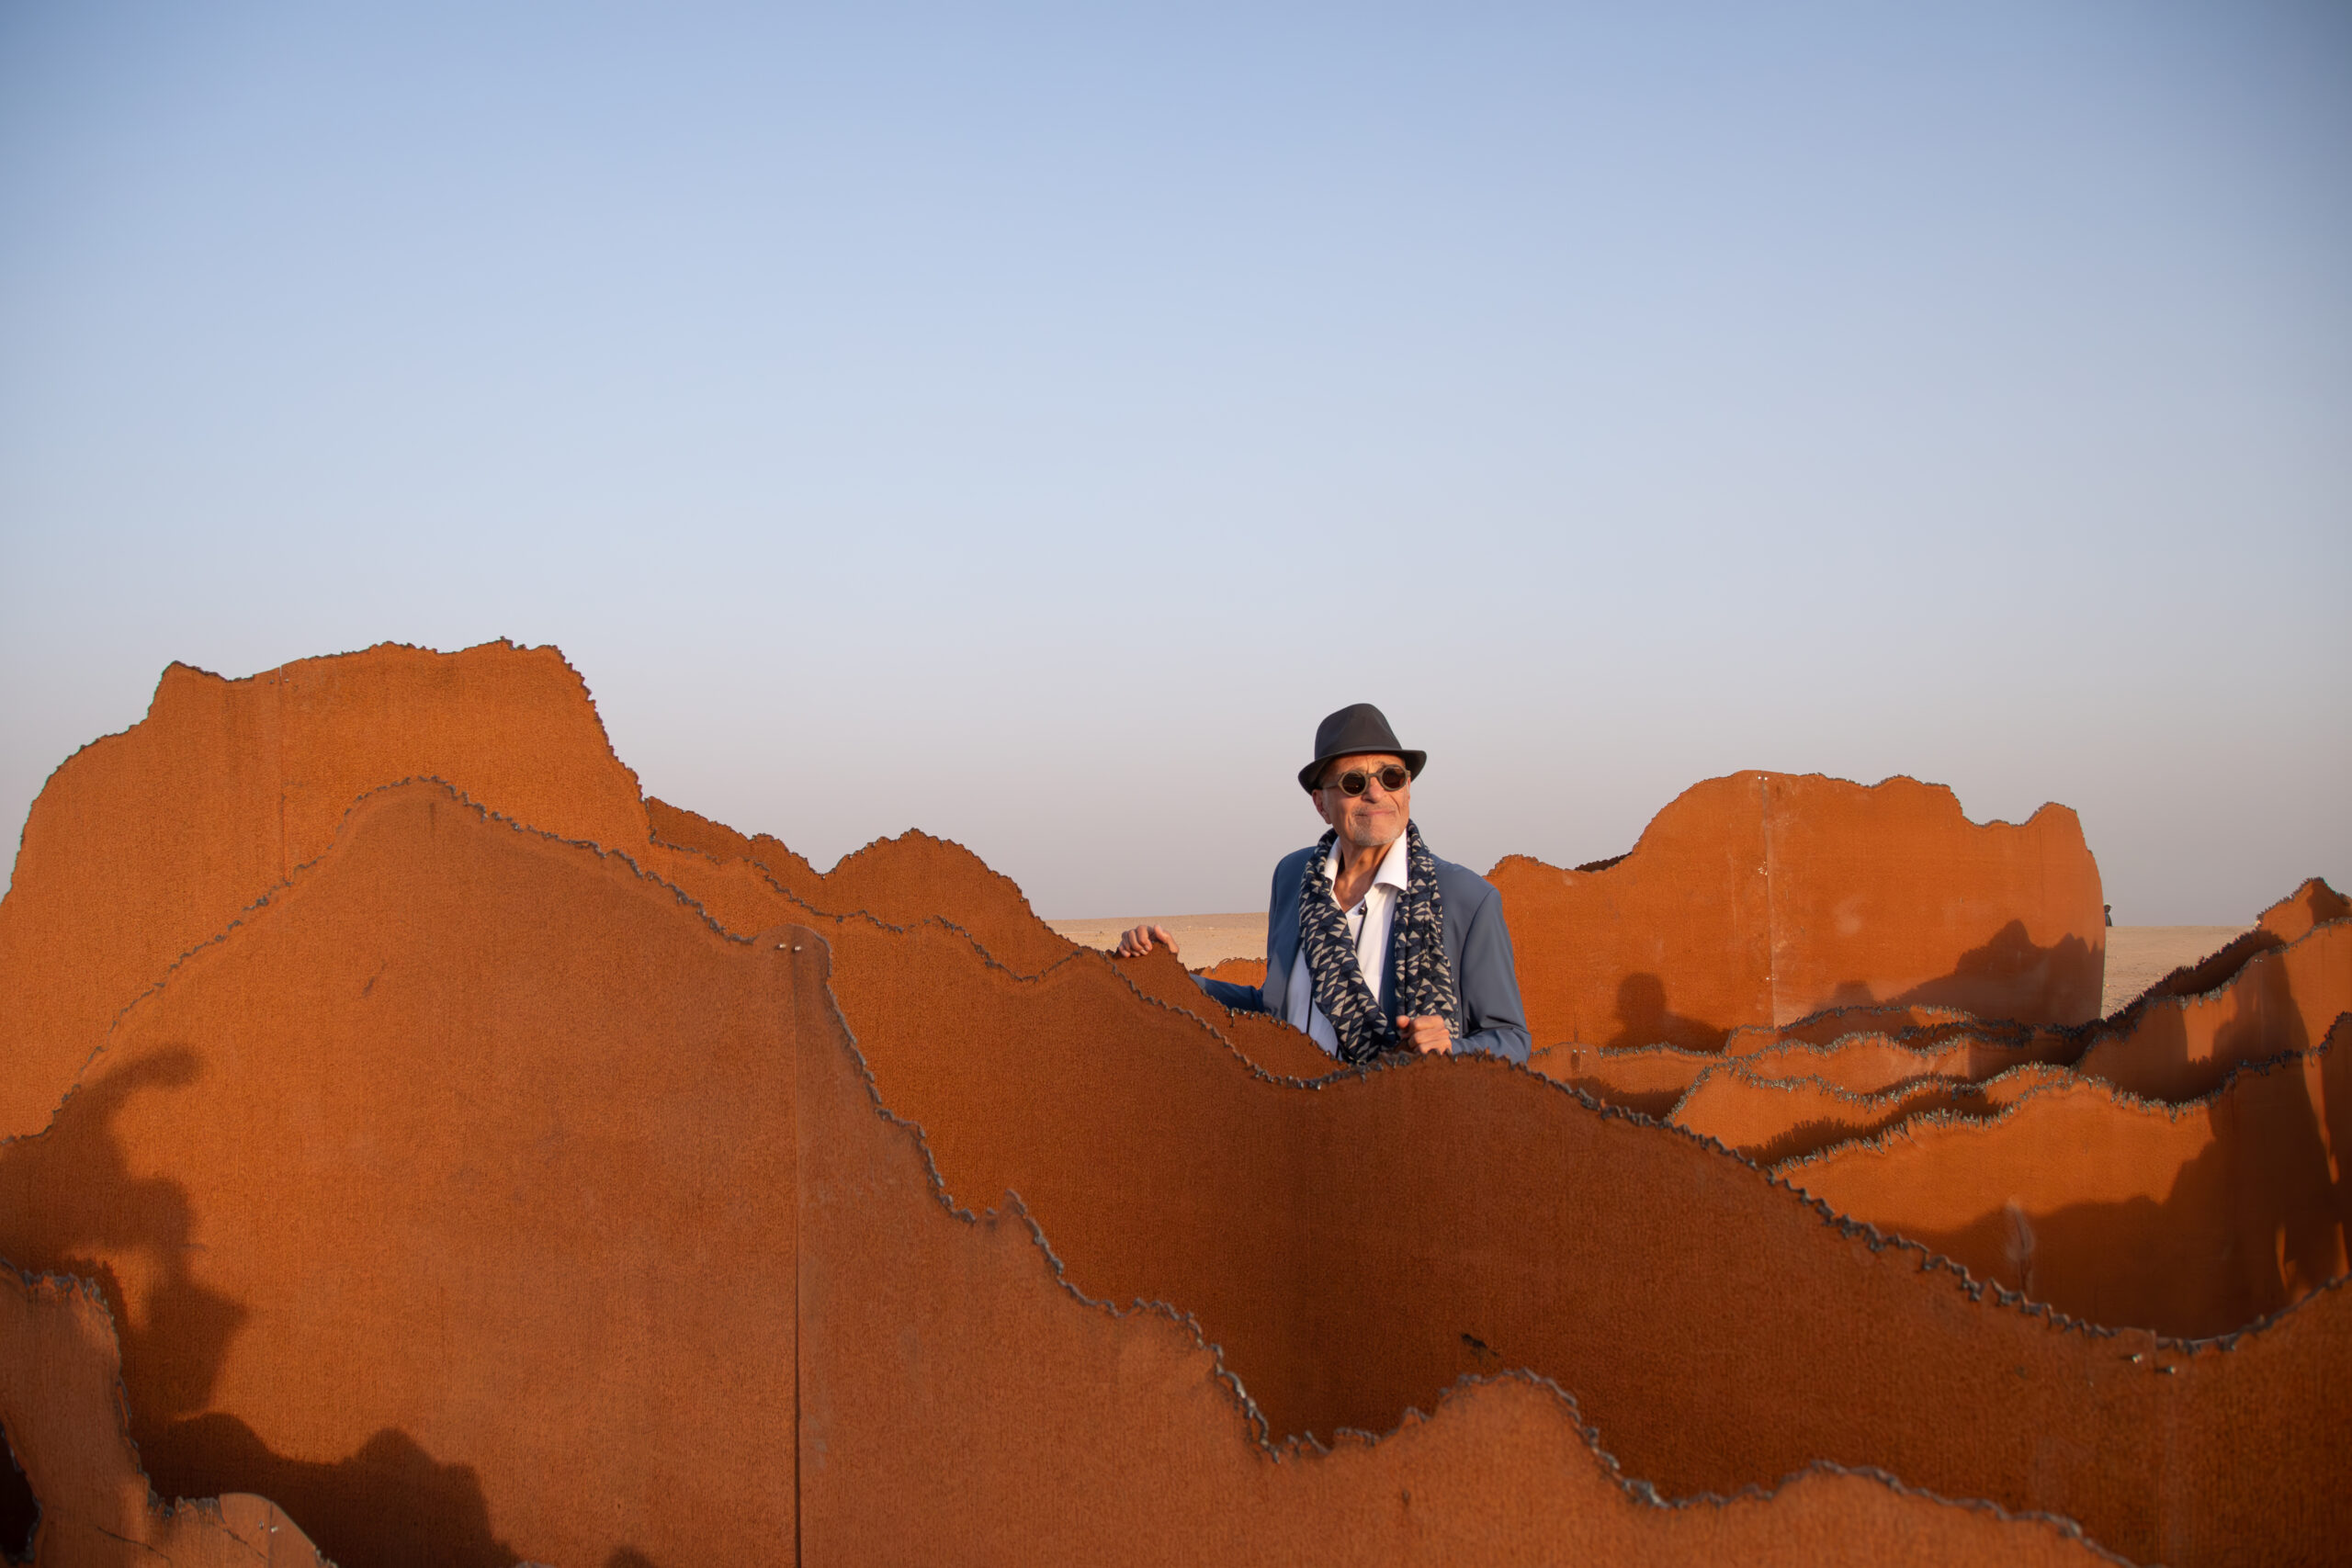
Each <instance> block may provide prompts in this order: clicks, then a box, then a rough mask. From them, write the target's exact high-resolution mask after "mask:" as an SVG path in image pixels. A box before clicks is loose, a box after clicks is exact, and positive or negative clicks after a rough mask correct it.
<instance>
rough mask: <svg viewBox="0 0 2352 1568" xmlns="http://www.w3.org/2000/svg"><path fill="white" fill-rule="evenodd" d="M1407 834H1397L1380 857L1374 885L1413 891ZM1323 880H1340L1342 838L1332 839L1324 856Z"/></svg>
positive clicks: (1401, 891) (1373, 881) (1374, 874)
mask: <svg viewBox="0 0 2352 1568" xmlns="http://www.w3.org/2000/svg"><path fill="white" fill-rule="evenodd" d="M1405 839H1406V835H1405V834H1403V833H1399V834H1397V841H1396V842H1395V843H1393V844H1391V845H1389V846H1388V852H1387V853H1386V854H1385V855H1383V856H1381V857H1380V869H1379V870H1378V871H1375V872H1374V873H1373V874H1372V885H1373V886H1374V887H1394V888H1395V889H1396V890H1397V892H1399V893H1409V892H1411V891H1412V887H1413V875H1412V871H1411V868H1410V867H1411V860H1412V856H1411V854H1410V853H1409V852H1408V851H1407V849H1406V847H1405ZM1323 880H1324V881H1326V882H1337V881H1339V880H1340V840H1337V839H1334V840H1331V848H1330V852H1329V853H1327V854H1326V855H1324V857H1323Z"/></svg>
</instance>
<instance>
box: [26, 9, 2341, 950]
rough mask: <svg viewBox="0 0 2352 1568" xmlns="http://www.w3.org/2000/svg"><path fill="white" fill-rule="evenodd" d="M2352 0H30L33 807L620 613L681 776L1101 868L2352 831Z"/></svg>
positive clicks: (605, 635)
mask: <svg viewBox="0 0 2352 1568" xmlns="http://www.w3.org/2000/svg"><path fill="white" fill-rule="evenodd" d="M2347 589H2352V7H2347V6H2344V5H2342V4H2340V3H2336V0H2321V3H2313V4H2302V5H2297V4H2279V3H2269V0H2229V3H2222V0H2211V3H2207V4H2201V5H2185V4H2166V3H2162V0H2130V3H2126V0H2106V3H2084V0H2018V3H2003V0H1970V3H1969V4H1964V5H1963V4H1946V5H1940V6H1934V5H1928V6H1895V5H1886V4H1883V3H1872V4H1862V3H1859V0H1858V3H1852V4H1790V5H1756V4H1750V3H1747V0H1739V3H1733V4H1724V5H1720V6H1693V5H1678V4H1663V5H1656V6H1646V5H1645V6H1610V7H1606V8H1603V7H1597V6H1596V7H1589V8H1582V7H1576V6H1510V7H1501V6H1475V5H1473V6H1424V7H1404V6H1380V5H1363V4H1355V5H1347V6H1339V5H1333V6H1281V5H1265V4H1253V5H1249V6H1210V5H1204V4H1201V3H1199V0H1193V3H1188V4H1184V5H1181V6H1084V7H1082V6H1022V5H1004V6H936V7H922V6H890V5H865V6H841V7H831V8H828V9H827V10H825V11H822V12H820V11H818V10H815V9H809V10H805V11H804V10H801V9H797V8H794V7H789V6H742V7H740V8H723V7H721V8H710V7H699V6H673V5H664V6H601V5H561V6H559V5H554V4H537V5H513V4H495V3H491V4H483V3H469V4H467V5H463V6H434V5H425V4H401V5H398V6H391V5H377V6H314V5H302V6H295V5H287V6H249V5H233V4H230V5H206V6H175V5H167V4H163V3H161V0H150V3H145V4H138V5H121V4H114V3H110V0H78V3H75V4H63V3H56V4H32V3H28V0H8V3H6V4H5V5H0V816H5V818H6V820H7V821H8V823H9V824H11V825H12V828H13V825H15V824H17V823H21V821H22V818H23V813H24V811H25V809H26V808H27V807H28V805H29V803H30V801H31V799H32V796H33V795H34V794H35V793H36V792H37V791H38V790H39V789H40V784H41V781H42V779H43V778H44V777H45V776H46V775H47V773H49V771H50V770H51V768H53V767H54V766H56V764H57V763H58V762H59V761H62V760H63V759H64V758H65V757H66V756H67V755H68V754H69V753H71V751H72V750H74V748H75V747H76V746H79V745H81V744H82V743H84V742H85V741H86V740H88V739H93V738H95V737H96V736H97V735H100V734H102V733H106V732H107V731H111V730H116V729H119V728H123V727H125V726H127V725H129V724H130V723H132V722H133V721H135V720H136V719H137V718H138V717H139V716H140V715H141V713H142V712H144V710H145V706H146V704H147V700H148V698H149V696H150V694H152V692H153V686H154V682H155V679H156V677H157V675H158V673H159V672H160V671H161V670H162V669H163V667H164V665H165V664H166V663H167V662H169V661H170V660H175V659H177V660H186V661H187V662H189V663H192V664H196V665H198V666H201V667H204V668H207V669H210V670H215V671H220V672H221V673H224V674H236V675H243V674H248V673H251V672H253V671H256V670H262V669H266V668H269V667H271V666H273V665H276V664H278V663H281V662H284V661H285V660H290V659H295V658H300V657H302V656H305V655H310V654H316V653H328V652H334V651H340V650H343V649H352V648H358V647H363V646H366V645H367V644H369V643H372V642H376V641H380V640H388V639H389V640H398V641H405V642H413V643H419V644H423V645H426V646H432V647H439V648H458V647H463V646H466V645H469V644H471V643H475V642H480V641H484V640H487V639H490V638H492V637H500V636H505V637H514V638H515V639H516V640H518V641H524V642H532V643H540V642H552V643H556V644H558V645H560V647H561V648H562V649H564V651H565V652H566V654H567V655H569V656H570V658H571V660H572V662H573V663H574V664H575V665H577V666H578V667H579V668H580V670H581V671H582V673H583V674H584V675H585V676H586V678H587V680H588V682H589V684H590V685H591V687H592V688H593V689H594V693H595V695H596V698H597V701H598V704H599V705H600V708H601V711H602V713H603V715H604V717H605V724H606V726H607V727H608V728H609V729H610V731H611V733H612V736H613V739H614V742H615V744H616V747H617V748H618V750H619V751H620V753H621V755H622V757H623V758H624V759H625V760H626V761H628V762H629V763H630V764H631V765H632V766H634V767H635V768H636V769H637V770H638V772H639V775H640V777H641V778H642V779H643V781H644V783H645V785H646V787H647V788H648V789H649V790H650V792H652V793H654V794H656V795H662V796H664V797H666V798H669V799H672V800H674V801H676V802H678V803H680V804H683V805H686V806H691V807H695V808H697V809H699V810H702V811H703V812H705V813H706V814H707V815H710V816H714V817H717V818H720V819H722V820H724V821H728V822H730V823H732V824H734V825H735V826H737V827H740V828H743V829H765V830H769V831H773V832H775V833H777V834H778V835H780V836H781V837H783V838H784V839H786V840H787V841H788V842H790V843H792V844H793V845H794V846H795V847H796V848H798V849H799V850H801V851H802V852H805V853H807V854H809V856H810V857H811V858H812V859H814V860H815V861H816V862H817V863H819V864H820V865H823V864H826V863H830V862H831V860H832V859H833V858H834V857H836V856H838V855H840V854H842V853H843V852H846V851H848V850H851V849H854V847H856V846H857V845H858V844H860V843H862V842H864V841H865V840H868V839H871V838H874V837H876V836H877V835H882V834H888V833H896V832H898V831H900V830H902V829H906V828H908V827H912V826H920V827H922V828H924V829H929V830H932V831H934V832H938V833H941V834H944V835H946V836H949V837H953V838H956V839H959V840H963V841H964V842H966V843H967V844H969V845H971V846H972V847H973V848H974V849H976V850H977V851H978V852H980V853H981V854H983V855H984V856H985V857H986V858H987V859H988V860H989V862H990V863H992V864H994V865H996V866H998V867H999V868H1000V869H1001V870H1004V871H1006V872H1008V873H1010V874H1012V875H1013V876H1015V877H1016V878H1018V879H1019V880H1020V881H1021V883H1022V884H1023V886H1024V887H1026V888H1027V889H1028V890H1029V892H1030V895H1031V897H1032V898H1033V900H1034V901H1035V903H1036V905H1037V906H1038V908H1040V910H1041V911H1042V912H1044V913H1046V914H1047V915H1052V916H1083V915H1103V914H1118V913H1136V912H1170V913H1172V912H1180V911H1196V910H1217V909H1234V908H1250V907H1252V906H1253V905H1257V906H1262V903H1263V900H1264V887H1265V879H1266V875H1267V873H1268V871H1269V869H1270V868H1271V865H1272V861H1273V859H1274V857H1275V856H1276V855H1277V854H1279V853H1280V852H1283V851H1285V850H1288V849H1291V848H1295V847H1296V846H1297V845H1299V844H1301V843H1304V842H1306V841H1307V840H1308V839H1309V838H1310V837H1311V836H1312V831H1313V830H1314V829H1317V827H1318V824H1317V823H1315V822H1314V821H1313V819H1312V818H1311V817H1310V816H1309V815H1308V811H1307V807H1306V802H1305V799H1304V797H1303V796H1302V795H1300V794H1299V792H1298V789H1297V786H1296V785H1295V784H1294V783H1292V782H1291V778H1290V775H1291V773H1293V772H1294V771H1295V769H1296V767H1297V766H1298V765H1299V763H1300V762H1302V761H1305V754H1306V750H1307V744H1308V741H1309V739H1310V737H1311V734H1312V730H1313V727H1314V724H1315V721H1316V719H1317V717H1319V716H1321V715H1322V714H1323V713H1324V712H1326V711H1328V710H1329V709H1330V708H1332V707H1335V706H1338V705H1340V704H1342V703H1347V702H1352V701H1360V700H1371V701H1374V702H1378V703H1380V704H1381V705H1384V706H1385V708H1386V709H1387V711H1388V713H1389V715H1390V716H1391V717H1392V718H1393V719H1394V720H1395V722H1396V724H1397V728H1398V729H1399V731H1400V732H1401V733H1402V734H1403V736H1404V738H1405V739H1406V742H1407V744H1408V745H1414V746H1419V747H1424V748H1426V749H1427V750H1429V751H1430V754H1431V761H1430V770H1429V773H1428V774H1427V776H1426V777H1425V779H1424V780H1423V782H1422V784H1421V785H1420V788H1419V795H1418V800H1417V807H1418V815H1419V818H1420V820H1421V822H1422V824H1423V827H1424V829H1425V830H1426V831H1427V832H1428V835H1429V837H1430V842H1431V845H1432V847H1433V848H1435V849H1436V851H1437V852H1439V853H1440V854H1442V855H1444V856H1446V857H1447V858H1449V859H1453V860H1458V861H1462V862H1464V863H1467V864H1469V865H1471V866H1473V867H1475V868H1477V869H1480V870H1483V869H1485V868H1486V867H1487V866H1488V865H1490V864H1491V863H1493V862H1494V860H1495V859H1496V858H1498V856H1500V855H1501V854H1503V853H1506V852H1529V853H1533V854H1537V855H1541V856H1543V857H1544V858H1545V859H1548V860H1552V861H1555V862H1559V863H1576V862H1578V861H1583V860H1589V859H1593V858H1596V857H1599V856H1601V855H1605V854H1612V853H1615V852H1620V851H1623V850H1624V849H1625V848H1627V847H1628V846H1629V845H1630V844H1631V843H1632V842H1633V840H1634V837H1635V835H1636V834H1638V833H1639V831H1640V830H1641V828H1642V826H1643V824H1644V823H1645V821H1647V820H1648V818H1650V816H1651V815H1652V814H1653V813H1654V812H1656V811H1657V808H1658V807H1661V806H1663V805H1664V804H1665V803H1666V802H1667V801H1668V800H1669V799H1670V798H1672V796H1673V795H1676V794H1677V793H1678V792H1679V791H1680V790H1681V789H1682V788H1684V787H1685V786H1687V785H1689V784H1691V783H1693V782H1695V781H1697V780H1699V779H1702V778H1705V777H1708V776H1711V775H1713V774H1717V773H1728V772H1731V771H1733V770H1736V769H1739V768H1775V769H1782V770H1788V771H1792V772H1822V773H1832V774H1837V775H1840V776H1844V777H1849V778H1855V779H1860V780H1862V781H1864V782H1871V781H1875V780H1877V779H1879V778H1881V777H1883V776H1885V775H1887V774H1890V773H1910V774H1912V775H1915V776H1917V777H1921V778H1927V779H1932V780H1937V781H1940V782H1942V783H1946V784H1951V786H1953V788H1954V789H1956V790H1957V791H1958V792H1959V794H1960V797H1961V800H1962V804H1963V805H1964V806H1965V807H1966V808H1967V809H1968V811H1969V813H1970V815H1972V816H1973V817H1975V818H1979V819H1985V818H1996V817H1998V818H2010V819H2017V818H2022V817H2023V816H2025V815H2026V814H2028V813H2030V811H2032V810H2033V808H2034V807H2037V806H2039V805H2040V804H2041V802H2043V801H2044V800H2052V799H2054V800H2060V801H2064V802H2066V803H2067V804H2069V805H2072V806H2074V807H2075V808H2076V809H2077V810H2078V811H2080V813H2081V815H2082V818H2083V822H2084V825H2085V828H2086V831H2087V833H2088V836H2089V839H2090V842H2091V847H2092V848H2093V850H2094V851H2096V852H2097V853H2098V858H2099V863H2100V865H2101V868H2102V870H2103V872H2104V874H2105V878H2106V884H2107V887H2108V897H2109V899H2110V900H2111V901H2112V902H2113V904H2114V906H2115V911H2116V919H2118V920H2119V921H2120V922H2124V923H2143V922H2205V921H2237V920H2243V919H2250V918H2251V917H2252V915H2253V914H2254V912H2255V911H2256V909H2258V908H2260V907H2261V906H2262V905H2264V904H2265V903H2267V902H2268V901H2269V900H2270V899H2272V898H2274V897H2278V896H2279V895H2282V894H2284V893H2285V892H2287V891H2288V890H2289V889H2290V887H2291V886H2293V885H2294V884H2295V883H2296V882H2297V881H2298V880H2300V879H2301V877H2303V876H2305V875H2307V874H2314V873H2318V874H2327V875H2329V876H2330V877H2332V878H2333V879H2334V880H2335V883H2336V885H2337V886H2339V887H2346V886H2352V645H2347V640H2346V631H2347V623H2346V605H2347Z"/></svg>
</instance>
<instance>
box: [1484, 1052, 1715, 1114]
mask: <svg viewBox="0 0 2352 1568" xmlns="http://www.w3.org/2000/svg"><path fill="white" fill-rule="evenodd" d="M1722 1060H1723V1057H1722V1056H1721V1055H1718V1054H1717V1053H1715V1052H1713V1051H1686V1050H1683V1049H1681V1048H1680V1047H1679V1046H1674V1045H1629V1046H1625V1047H1623V1048H1622V1049H1618V1050H1611V1049H1610V1048H1608V1047H1607V1046H1598V1045H1538V1046H1537V1047H1535V1049H1534V1050H1533V1051H1532V1052H1530V1053H1529V1054H1528V1061H1527V1065H1528V1066H1530V1067H1532V1068H1533V1069H1534V1070H1535V1071H1536V1072H1539V1073H1541V1074H1543V1075H1544V1077H1547V1078H1550V1079H1551V1080H1552V1081H1553V1082H1555V1083H1563V1084H1566V1085H1567V1086H1568V1087H1569V1088H1570V1089H1582V1090H1583V1091H1584V1092H1585V1093H1587V1094H1589V1095H1590V1096H1592V1098H1593V1099H1595V1100H1600V1102H1601V1103H1603V1104H1604V1105H1617V1106H1623V1108H1624V1109H1626V1110H1628V1111H1640V1112H1641V1113H1642V1114H1644V1115H1645V1116H1664V1115H1665V1114H1666V1113H1667V1112H1668V1111H1672V1110H1673V1109H1674V1107H1675V1103H1676V1102H1677V1101H1678V1100H1680V1099H1681V1098H1682V1097H1683V1096H1684V1095H1685V1094H1687V1093H1689V1092H1690V1089H1691V1084H1692V1083H1693V1082H1695V1081H1696V1080H1697V1078H1698V1077H1699V1075H1700V1074H1701V1073H1703V1072H1705V1071H1706V1070H1707V1069H1708V1068H1709V1067H1711V1066H1714V1065H1715V1064H1716V1063H1718V1062H1720V1061H1722Z"/></svg>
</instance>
